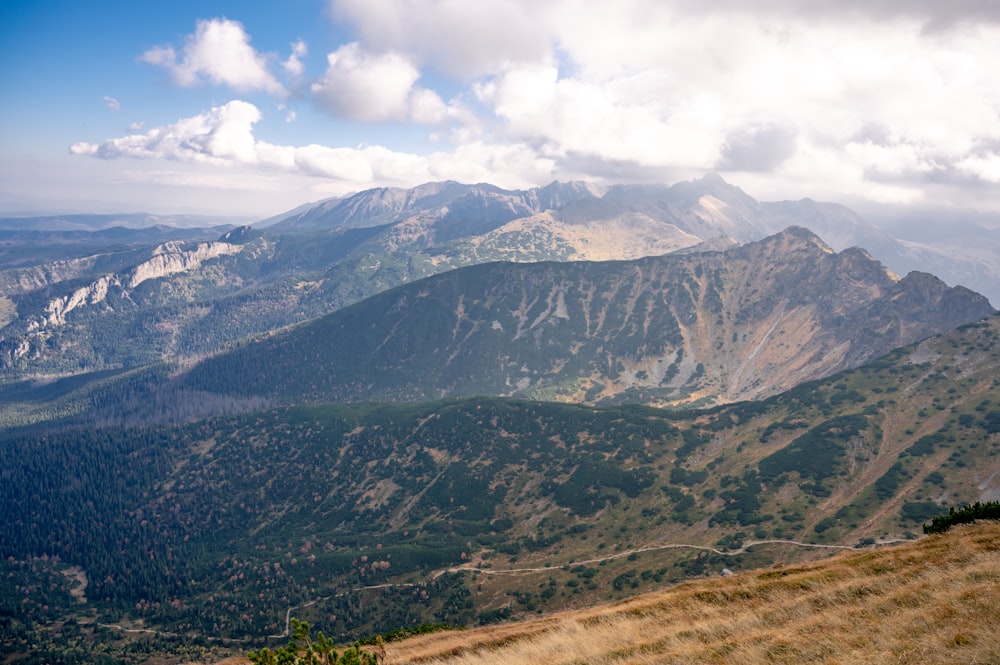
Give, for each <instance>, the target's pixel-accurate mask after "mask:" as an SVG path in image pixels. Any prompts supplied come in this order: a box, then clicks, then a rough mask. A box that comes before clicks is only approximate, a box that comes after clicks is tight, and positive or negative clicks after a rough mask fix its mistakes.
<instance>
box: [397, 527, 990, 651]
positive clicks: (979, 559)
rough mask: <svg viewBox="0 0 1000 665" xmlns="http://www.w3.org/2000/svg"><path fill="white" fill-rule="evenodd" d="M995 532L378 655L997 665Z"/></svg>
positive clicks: (435, 639) (685, 589) (967, 531)
mask: <svg viewBox="0 0 1000 665" xmlns="http://www.w3.org/2000/svg"><path fill="white" fill-rule="evenodd" d="M998 662H1000V524H997V523H980V524H976V525H973V526H970V527H963V528H956V529H954V530H952V531H950V532H948V533H947V534H945V535H942V536H929V537H926V538H923V539H921V540H919V541H917V542H914V543H907V544H904V545H898V546H889V547H884V548H880V549H877V550H873V551H868V552H863V553H849V554H844V555H839V556H837V557H835V558H832V559H828V560H825V561H823V562H820V563H813V564H809V565H802V566H787V567H775V568H769V569H765V570H759V571H753V572H746V573H741V574H737V575H735V576H732V577H718V578H714V579H709V580H701V581H693V582H688V583H684V584H680V585H677V586H674V587H671V588H668V589H665V590H663V591H660V592H655V593H649V594H645V595H642V596H638V597H636V598H634V599H631V600H626V601H622V602H618V603H614V604H610V605H601V606H597V607H594V608H592V609H587V610H581V611H575V612H564V613H559V614H553V615H549V616H545V617H543V618H540V619H537V620H533V621H525V622H520V623H511V624H505V625H499V626H491V627H486V628H480V629H476V630H469V631H456V632H448V633H435V634H431V635H425V636H420V637H416V638H410V639H408V640H405V641H401V642H398V643H390V644H389V645H388V647H387V655H386V663H388V664H391V665H401V664H403V663H422V664H424V665H432V664H433V665H445V664H448V665H452V664H455V665H458V664H460V665H498V664H500V663H502V664H503V665H522V664H524V665H527V664H529V663H531V664H535V663H545V664H546V665H560V664H562V663H567V664H568V663H623V664H624V663H634V664H636V665H639V664H647V663H649V664H652V663H740V664H741V665H755V664H757V663H828V664H833V663H920V664H927V663H949V664H951V663H982V664H984V665H985V664H988V663H998Z"/></svg>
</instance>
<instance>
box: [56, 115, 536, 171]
mask: <svg viewBox="0 0 1000 665" xmlns="http://www.w3.org/2000/svg"><path fill="white" fill-rule="evenodd" d="M260 119H261V113H260V111H259V109H258V108H257V107H256V106H254V105H253V104H251V103H249V102H245V101H241V100H234V101H231V102H229V103H227V104H224V105H222V106H219V107H215V108H212V109H211V110H209V111H207V112H205V113H201V114H198V115H196V116H193V117H190V118H182V119H180V120H178V121H177V122H175V123H173V124H170V125H166V126H163V127H158V128H156V129H152V130H150V131H148V132H146V133H144V134H132V135H129V136H124V137H120V138H114V139H109V140H107V141H104V142H103V143H99V144H95V143H89V142H79V143H75V144H73V145H72V146H71V147H70V152H71V153H73V154H75V155H82V156H89V157H96V158H100V159H106V160H111V159H119V158H138V159H162V160H174V161H179V162H185V163H192V164H209V165H214V166H225V167H253V168H257V169H261V170H265V171H280V172H285V173H290V174H297V175H305V176H312V177H317V178H322V179H325V180H327V181H329V182H331V183H339V184H341V185H343V186H345V187H347V188H349V189H357V188H358V187H366V186H376V185H380V184H385V183H390V184H400V185H410V186H412V185H416V184H418V183H421V182H426V181H428V180H438V179H454V180H464V181H479V180H484V179H488V180H491V181H493V182H496V183H498V184H501V185H503V186H512V187H514V186H518V187H519V186H527V185H529V184H532V183H534V182H535V180H536V179H537V178H542V179H545V178H546V177H548V178H549V179H551V173H545V171H546V170H547V169H548V168H549V166H550V164H549V163H548V162H547V161H546V160H539V159H538V155H537V154H536V153H535V151H534V150H533V149H531V148H530V147H527V146H524V145H520V144H512V145H492V144H487V143H482V142H470V143H468V144H466V145H463V146H461V147H459V148H457V149H456V150H453V151H441V152H437V153H432V154H429V155H416V154H411V153H406V152H400V151H395V150H391V149H389V148H387V147H384V146H378V145H373V146H363V147H330V146H323V145H319V144H309V145H304V146H284V145H277V144H273V143H269V142H266V141H261V140H258V139H257V138H256V137H255V136H254V133H253V128H254V125H255V124H256V123H257V122H259V121H260ZM512 167H515V168H512ZM503 171H506V173H501V172H503ZM524 174H528V177H525V176H524Z"/></svg>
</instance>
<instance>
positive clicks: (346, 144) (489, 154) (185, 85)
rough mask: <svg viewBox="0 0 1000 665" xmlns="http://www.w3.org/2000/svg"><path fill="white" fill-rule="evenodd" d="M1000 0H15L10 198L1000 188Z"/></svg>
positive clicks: (866, 196)
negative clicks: (699, 187)
mask: <svg viewBox="0 0 1000 665" xmlns="http://www.w3.org/2000/svg"><path fill="white" fill-rule="evenodd" d="M997 63H1000V3H998V2H994V1H992V0H949V2H942V1H941V0H797V1H795V0H713V1H712V2H702V1H700V0H616V1H615V2H607V0H475V1H472V0H284V1H283V2H280V3H279V2H246V1H245V0H236V1H229V0H198V1H197V2H194V1H188V0H171V1H170V2H162V1H160V0H150V2H143V3H137V2H134V0H133V1H130V2H123V1H118V0H100V1H98V0H27V1H24V0H0V83H2V91H3V92H2V94H0V214H5V215H10V214H24V213H34V214H43V213H70V212H138V211H143V212H152V213H208V214H224V215H245V216H251V217H256V218H264V217H267V216H270V215H274V214H278V213H280V212H283V211H285V210H288V209H291V208H293V207H295V206H298V205H300V204H303V203H306V202H309V201H316V200H320V199H323V198H327V197H331V196H342V195H345V194H348V193H351V192H355V191H360V190H363V189H367V188H371V187H381V186H399V187H411V186H415V185H417V184H420V183H423V182H429V181H439V180H457V181H461V182H470V183H471V182H489V183H493V184H495V185H499V186H501V187H505V188H527V187H532V186H540V185H545V184H547V183H549V182H552V181H553V180H560V181H569V180H585V181H589V182H593V183H597V184H613V183H635V182H642V183H666V184H669V183H673V182H677V181H679V180H687V179H691V178H697V177H701V176H702V175H704V174H705V173H707V172H710V171H714V172H717V173H719V174H720V175H722V176H723V177H724V178H725V179H726V180H728V181H729V182H731V183H733V184H736V185H738V186H740V187H741V188H743V189H744V190H745V191H747V192H748V193H749V194H751V195H752V196H754V197H756V198H758V199H760V200H783V199H798V198H803V197H810V198H814V199H819V200H828V201H838V202H841V203H846V204H848V205H852V206H854V207H859V206H860V207H864V206H866V205H868V206H874V207H877V206H893V207H896V208H900V209H909V208H912V209H917V208H922V209H927V208H954V209H962V210H964V209H968V210H973V211H978V212H980V213H982V212H987V213H995V212H998V211H1000V66H997Z"/></svg>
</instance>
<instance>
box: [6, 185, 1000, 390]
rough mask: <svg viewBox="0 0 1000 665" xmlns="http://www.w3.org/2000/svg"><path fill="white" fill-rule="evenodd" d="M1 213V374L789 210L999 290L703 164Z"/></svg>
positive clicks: (839, 237) (759, 225)
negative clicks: (156, 205)
mask: <svg viewBox="0 0 1000 665" xmlns="http://www.w3.org/2000/svg"><path fill="white" fill-rule="evenodd" d="M90 217H94V219H90ZM90 217H88V216H84V217H83V218H81V219H80V220H76V221H73V220H70V219H68V218H67V220H68V222H73V224H74V226H73V228H75V229H80V228H94V225H101V224H107V223H112V222H111V221H110V220H111V219H112V217H110V216H107V218H105V216H90ZM133 217H136V218H139V217H141V216H133ZM56 219H62V218H56ZM74 219H75V218H74ZM94 220H97V221H94ZM8 221H9V220H8ZM15 221H16V222H17V223H16V224H14V223H13V222H12V223H11V224H13V226H11V224H8V226H9V227H10V228H16V229H19V230H15V231H0V380H7V381H9V380H17V379H21V378H35V377H50V376H54V375H55V376H59V375H66V374H77V373H80V372H88V371H95V370H108V369H118V368H132V367H139V366H142V365H145V364H148V363H151V362H156V361H160V360H166V361H173V360H184V359H189V358H192V357H201V356H204V355H206V354H212V353H216V352H218V351H219V350H220V349H222V348H225V346H226V345H228V344H231V343H233V342H235V341H237V340H240V339H244V338H246V337H247V336H255V335H261V334H265V333H268V332H270V331H273V330H277V329H280V328H283V327H286V326H288V325H291V324H295V323H300V322H303V321H307V320H310V319H314V318H317V317H320V316H323V315H325V314H329V313H331V312H334V311H336V310H338V309H340V308H342V307H344V306H345V305H348V304H351V303H355V302H358V301H360V300H363V299H364V298H366V297H368V296H371V295H374V294H376V293H379V292H381V291H384V290H386V289H388V288H392V287H395V286H399V285H401V284H405V283H408V282H411V281H414V280H416V279H420V278H423V277H427V276H430V275H433V274H438V273H442V272H446V271H448V270H451V269H454V268H457V267H462V266H468V265H476V264H482V263H488V262H493V261H515V262H522V263H523V262H539V261H581V260H587V261H608V260H633V259H638V258H642V257H647V256H657V255H662V254H667V253H672V252H678V251H684V252H691V251H701V250H705V249H709V250H714V249H723V248H725V247H729V246H732V245H735V244H740V243H746V242H752V241H757V240H761V239H763V238H765V237H767V236H769V235H773V234H775V233H778V232H780V231H782V230H783V229H785V228H787V227H788V226H801V227H804V228H808V229H810V230H812V231H813V232H814V233H816V234H818V235H819V236H820V237H821V238H822V239H823V240H824V241H825V242H826V243H827V244H829V245H830V247H831V248H833V249H834V250H835V251H842V250H844V249H846V248H849V247H853V246H857V247H863V248H865V249H866V250H867V251H868V252H870V253H871V254H872V255H873V256H874V257H876V258H877V259H878V260H880V261H881V262H882V263H883V264H885V265H886V266H887V267H888V268H889V269H890V270H893V271H894V272H895V273H897V274H899V275H905V274H907V273H908V272H910V271H911V270H918V271H920V272H929V273H932V274H935V275H937V276H939V277H941V278H942V279H944V281H945V282H947V283H950V284H956V283H960V284H963V285H965V286H969V287H972V288H974V289H978V290H979V291H981V292H982V293H984V294H985V295H987V296H988V297H993V298H997V297H998V295H1000V288H998V287H997V285H998V284H1000V276H998V275H996V274H994V272H992V271H993V268H992V267H991V265H992V264H989V262H987V264H986V265H985V266H984V265H982V264H981V263H982V262H981V261H980V259H979V258H975V260H973V258H969V261H970V262H967V263H962V262H961V261H958V262H956V261H955V260H954V259H953V258H949V257H948V256H946V255H945V254H940V253H934V252H933V251H930V250H929V249H927V247H917V246H915V245H912V244H903V243H900V242H898V241H896V240H894V239H893V238H891V237H890V236H888V235H887V234H885V233H884V232H881V231H879V230H878V229H877V228H875V227H874V226H872V225H871V224H868V223H866V222H865V221H864V220H863V219H861V218H860V217H859V216H857V215H856V214H854V213H852V212H851V211H850V210H848V209H846V208H844V207H842V206H838V205H836V204H825V203H816V202H813V201H809V200H804V201H798V202H781V203H760V202H757V201H755V200H754V199H753V198H752V197H750V196H748V195H747V194H746V193H744V192H743V191H742V190H740V189H739V188H737V187H734V186H732V185H730V184H728V183H726V182H725V181H723V180H722V179H721V178H719V177H718V176H716V175H712V174H710V175H708V176H706V177H704V178H702V179H700V180H696V181H691V182H683V183H677V184H675V185H672V186H648V185H647V186H624V185H622V186H614V187H607V188H597V187H594V186H590V185H586V184H583V183H552V184H550V185H548V186H546V187H541V188H535V189H531V190H518V191H511V190H503V189H500V188H497V187H494V186H491V185H486V184H479V185H465V184H460V183H454V182H443V183H428V184H426V185H422V186H420V187H416V188H413V189H391V188H388V189H377V190H369V191H365V192H360V193H358V194H355V195H352V196H350V197H345V198H342V199H331V200H328V201H324V202H319V203H317V204H314V205H307V206H304V207H303V208H301V209H297V210H295V211H291V212H289V213H288V214H286V215H282V216H279V217H278V218H274V219H271V220H265V221H266V223H262V225H260V227H259V228H251V227H240V228H238V229H235V227H232V226H226V227H214V228H200V229H179V228H173V227H170V228H168V227H162V226H161V227H148V228H144V229H134V230H126V229H122V228H118V229H113V228H108V229H102V230H100V231H96V232H89V231H80V230H73V231H69V230H66V231H58V230H49V231H45V232H39V231H28V230H26V228H27V227H28V226H30V225H31V221H30V220H15ZM119 221H121V220H119ZM147 221H148V220H147ZM160 221H162V220H160ZM186 221H191V220H186ZM195 221H196V220H195ZM36 222H37V220H36ZM77 222H79V223H77ZM46 223H48V222H46ZM60 223H61V222H60ZM123 223H125V224H135V223H138V222H137V221H136V219H133V218H132V217H129V218H128V219H127V220H125V221H124V222H123ZM50 225H51V224H50ZM88 225H90V226H88ZM5 234H6V235H5ZM969 256H970V257H971V256H972V255H971V254H970V255H969ZM137 274H143V275H147V276H148V278H147V279H143V280H141V281H139V282H137V281H136V280H135V275H137ZM123 340H128V344H124V343H123Z"/></svg>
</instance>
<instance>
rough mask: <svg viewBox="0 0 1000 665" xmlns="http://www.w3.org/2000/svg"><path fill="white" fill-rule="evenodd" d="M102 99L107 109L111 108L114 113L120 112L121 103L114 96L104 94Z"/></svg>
mask: <svg viewBox="0 0 1000 665" xmlns="http://www.w3.org/2000/svg"><path fill="white" fill-rule="evenodd" d="M102 99H103V100H104V104H105V105H106V106H107V107H108V108H109V109H111V110H112V111H114V112H115V113H121V110H122V105H121V102H119V101H118V100H117V99H115V98H114V97H108V96H104V97H102Z"/></svg>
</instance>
